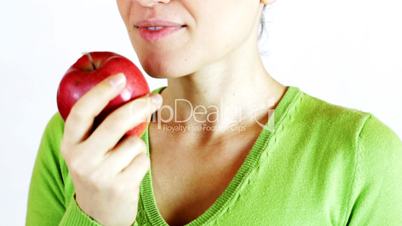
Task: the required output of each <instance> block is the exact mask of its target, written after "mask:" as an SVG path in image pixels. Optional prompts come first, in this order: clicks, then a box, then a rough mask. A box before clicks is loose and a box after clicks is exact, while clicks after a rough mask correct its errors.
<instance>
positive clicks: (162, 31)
mask: <svg viewBox="0 0 402 226" xmlns="http://www.w3.org/2000/svg"><path fill="white" fill-rule="evenodd" d="M185 27H187V26H186V25H181V26H142V27H139V26H135V28H137V29H138V31H139V33H140V36H141V37H142V38H143V39H145V40H147V41H150V42H154V41H158V40H160V39H162V38H165V37H167V36H168V35H170V34H172V33H174V32H176V31H179V30H181V29H183V28H185Z"/></svg>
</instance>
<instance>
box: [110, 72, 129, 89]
mask: <svg viewBox="0 0 402 226" xmlns="http://www.w3.org/2000/svg"><path fill="white" fill-rule="evenodd" d="M125 83H126V76H124V74H123V73H119V74H117V75H113V77H111V78H110V79H109V84H110V85H111V86H112V87H113V88H120V87H121V86H123V85H124V84H125Z"/></svg>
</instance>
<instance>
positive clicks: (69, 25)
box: [0, 0, 402, 226]
mask: <svg viewBox="0 0 402 226" xmlns="http://www.w3.org/2000/svg"><path fill="white" fill-rule="evenodd" d="M401 6H402V5H401V2H400V1H398V0H393V1H392V0H381V1H374V0H338V1H330V0H304V1H299V0H277V1H276V3H275V4H274V5H273V6H271V7H269V8H268V9H267V13H266V20H267V33H266V35H265V37H264V39H263V40H262V42H261V43H263V45H262V50H263V51H265V52H266V54H265V56H264V62H265V64H266V67H267V69H268V71H269V73H270V74H272V75H273V76H274V77H275V78H276V79H277V80H279V81H280V82H282V83H284V84H286V85H294V86H298V87H300V88H301V89H302V90H304V91H305V92H307V93H309V94H311V95H314V96H317V97H319V98H322V99H325V100H327V101H329V102H332V103H335V104H340V105H343V106H347V107H352V108H356V109H360V110H363V111H368V112H372V113H373V114H374V115H376V116H377V117H379V118H380V119H381V120H382V121H384V122H385V123H386V124H387V125H389V126H390V127H391V128H392V129H394V130H395V131H396V132H397V133H398V134H399V135H400V136H401V135H402V101H401V99H402V89H401V87H402V84H401V79H400V77H401V76H402V44H401V42H400V40H402V30H401V27H402V25H401V23H400V21H402V14H400V9H401V8H402V7H401ZM398 13H399V15H398ZM398 21H399V23H398ZM94 50H109V51H115V52H118V53H121V54H123V55H125V56H127V57H129V58H130V59H132V60H133V61H135V62H136V63H138V61H137V59H136V55H135V52H134V51H133V49H132V48H131V44H130V42H129V39H128V35H127V33H126V31H125V27H124V26H123V23H122V21H121V19H120V17H119V14H118V10H117V7H116V3H115V1H107V0H97V1H88V0H69V1H54V0H35V1H33V0H19V1H2V3H0V51H1V52H0V66H1V71H0V75H1V83H0V84H1V88H0V106H1V111H0V112H1V117H0V128H1V129H0V147H1V157H0V167H1V169H0V178H1V181H0V182H1V185H0V195H1V199H0V200H1V201H0V219H1V223H0V224H1V225H8V226H12V225H24V224H25V211H26V199H27V193H28V185H29V180H30V176H31V170H32V167H33V162H34V158H35V155H36V151H37V148H38V145H39V141H40V137H41V135H42V132H43V129H44V127H45V125H46V123H47V121H48V120H49V118H50V117H51V116H52V115H53V113H55V112H56V111H57V108H56V89H57V86H58V82H59V81H60V79H61V76H62V75H63V74H64V72H65V70H66V69H67V68H68V67H69V66H70V65H71V64H72V63H73V62H74V61H75V60H76V59H77V58H78V57H79V56H80V54H81V52H84V51H94ZM147 79H148V81H149V83H150V86H151V88H156V87H158V86H161V85H165V80H154V79H150V78H149V77H147Z"/></svg>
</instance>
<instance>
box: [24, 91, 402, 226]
mask: <svg viewBox="0 0 402 226" xmlns="http://www.w3.org/2000/svg"><path fill="white" fill-rule="evenodd" d="M161 88H163V87H161ZM161 88H158V89H156V90H154V91H153V92H160V90H161ZM271 116H272V117H271V118H270V119H269V121H268V123H267V124H266V125H265V126H266V127H265V128H264V129H262V130H261V133H260V134H259V136H258V138H257V140H256V142H255V143H254V146H253V147H252V149H251V150H250V152H249V153H248V155H247V158H246V159H245V161H244V162H243V164H242V165H241V167H240V169H239V170H238V171H237V173H236V175H235V176H234V178H233V179H232V181H231V182H230V184H229V185H228V187H227V188H226V189H225V191H224V192H223V193H222V194H221V195H220V196H219V197H218V199H217V200H216V201H215V203H214V204H213V205H212V206H211V207H210V208H209V209H208V210H207V211H205V212H204V213H203V214H202V215H201V216H199V217H197V218H196V219H195V220H193V221H192V222H190V223H189V224H188V225H241V226H243V225H253V226H254V225H255V226H261V225H273V226H282V225H283V226H292V225H295V226H296V225H297V226H300V225H311V226H313V225H314V226H315V225H316V226H324V225H336V226H340V225H351V226H367V225H378V226H401V225H402V142H401V140H400V138H398V136H397V135H396V134H395V133H394V132H393V131H392V130H391V129H390V128H389V127H387V126H386V125H385V124H384V123H382V122H381V121H380V120H379V119H378V118H376V117H375V116H374V115H373V114H370V113H367V112H362V111H358V110H355V109H351V108H346V107H342V106H338V105H334V104H331V103H328V102H326V101H324V100H321V99H318V98H316V97H313V96H310V95H308V94H306V93H304V92H303V91H301V90H300V89H299V88H297V87H294V86H289V88H288V90H287V91H286V93H285V95H284V96H283V98H282V99H281V101H280V102H279V104H278V105H277V108H276V109H275V112H274V114H273V115H271ZM63 123H64V122H63V120H62V118H61V117H60V115H59V114H58V113H56V114H54V116H53V117H52V118H51V119H50V120H49V122H48V124H47V126H46V129H45V130H44V133H43V135H42V139H41V143H40V147H39V151H38V154H37V157H36V161H35V166H34V169H33V173H32V179H31V184H30V190H29V198H28V210H27V216H26V224H27V225H28V226H31V225H32V226H47V225H49V226H54V225H79V226H90V225H99V224H98V223H97V222H95V221H94V220H93V219H91V218H90V217H89V216H88V215H86V214H85V213H84V212H83V211H82V210H81V209H80V208H79V206H78V205H77V203H76V202H75V199H74V187H73V184H72V180H71V177H70V175H69V172H68V169H67V166H66V164H65V162H64V160H63V158H62V156H61V155H60V140H61V138H62V134H63V128H64V127H63V126H64V124H63ZM142 138H143V139H144V141H145V142H146V143H147V145H148V144H149V140H148V131H147V132H146V133H145V134H144V135H143V137H142ZM148 147H149V145H148ZM149 154H150V150H148V156H149ZM151 175H152V174H151V171H148V173H147V174H146V175H145V177H144V179H143V180H142V182H141V189H140V200H139V203H138V213H137V217H136V222H135V225H167V224H166V222H165V221H164V219H163V218H162V217H161V214H160V212H159V211H158V208H157V206H156V203H155V197H154V194H153V190H152V180H151Z"/></svg>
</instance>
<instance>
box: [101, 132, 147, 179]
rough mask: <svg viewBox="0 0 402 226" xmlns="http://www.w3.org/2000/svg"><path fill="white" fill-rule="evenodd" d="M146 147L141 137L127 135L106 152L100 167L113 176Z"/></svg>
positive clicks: (143, 151) (144, 150)
mask: <svg viewBox="0 0 402 226" xmlns="http://www.w3.org/2000/svg"><path fill="white" fill-rule="evenodd" d="M146 148H147V147H146V144H145V143H144V141H143V140H142V139H141V138H139V137H135V136H131V137H127V138H125V139H124V140H123V142H122V143H120V144H119V145H118V146H117V147H116V148H115V149H113V150H111V151H109V152H108V154H107V156H106V159H105V160H104V161H103V163H102V166H101V168H105V169H106V170H107V172H105V173H106V174H112V175H113V176H114V175H116V174H118V173H119V172H120V171H122V170H123V169H124V168H126V167H127V166H128V165H129V164H130V162H131V161H132V160H133V159H134V158H135V157H136V156H137V155H138V154H140V153H145V152H146Z"/></svg>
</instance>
